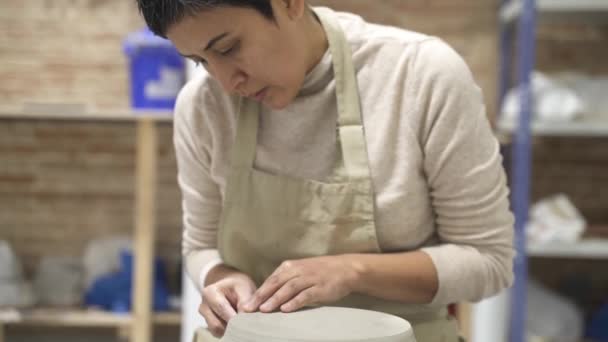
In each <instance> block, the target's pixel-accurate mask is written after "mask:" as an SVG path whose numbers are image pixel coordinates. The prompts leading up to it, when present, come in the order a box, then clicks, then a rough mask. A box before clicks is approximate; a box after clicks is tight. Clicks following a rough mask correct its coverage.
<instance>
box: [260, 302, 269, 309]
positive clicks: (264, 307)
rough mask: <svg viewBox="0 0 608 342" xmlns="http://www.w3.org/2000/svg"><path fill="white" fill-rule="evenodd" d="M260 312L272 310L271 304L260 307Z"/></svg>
mask: <svg viewBox="0 0 608 342" xmlns="http://www.w3.org/2000/svg"><path fill="white" fill-rule="evenodd" d="M260 310H263V311H268V310H270V303H264V304H262V306H260Z"/></svg>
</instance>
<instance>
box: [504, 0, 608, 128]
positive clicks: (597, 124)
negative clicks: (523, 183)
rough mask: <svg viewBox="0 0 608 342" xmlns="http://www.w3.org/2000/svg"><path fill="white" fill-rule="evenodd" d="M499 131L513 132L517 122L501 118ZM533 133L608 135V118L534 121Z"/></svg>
mask: <svg viewBox="0 0 608 342" xmlns="http://www.w3.org/2000/svg"><path fill="white" fill-rule="evenodd" d="M607 1H608V0H607ZM496 128H497V131H498V132H499V133H501V134H513V132H514V131H515V128H516V127H515V122H507V121H506V120H499V121H498V123H497V127H496ZM531 128H532V134H533V135H539V136H579V137H608V120H598V119H596V120H586V121H572V122H560V123H548V122H538V121H537V122H532V127H531Z"/></svg>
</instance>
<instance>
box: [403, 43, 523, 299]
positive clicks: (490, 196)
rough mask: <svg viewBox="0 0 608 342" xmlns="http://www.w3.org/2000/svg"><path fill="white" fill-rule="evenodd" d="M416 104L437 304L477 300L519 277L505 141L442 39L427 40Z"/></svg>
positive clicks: (422, 50) (420, 57) (422, 49)
mask: <svg viewBox="0 0 608 342" xmlns="http://www.w3.org/2000/svg"><path fill="white" fill-rule="evenodd" d="M415 63H419V67H417V70H422V72H421V76H420V78H419V81H418V82H419V83H418V85H417V86H416V87H415V88H414V89H415V91H416V92H417V94H416V95H415V98H416V105H417V106H419V110H418V112H419V113H421V114H420V115H421V117H420V118H417V120H416V121H417V122H418V125H419V127H416V131H417V132H418V140H419V142H420V148H421V150H422V151H423V154H424V162H423V170H424V173H425V175H426V177H427V181H428V185H429V189H430V200H431V204H432V208H433V212H434V214H435V225H436V231H437V237H438V239H439V242H440V244H439V245H437V246H432V247H427V248H424V249H423V251H424V252H426V253H427V254H428V255H430V257H431V259H432V260H433V263H434V265H435V267H436V269H437V272H438V276H439V290H438V292H437V294H436V296H435V298H434V299H433V302H432V304H437V305H443V304H447V303H452V302H455V301H462V300H470V301H478V300H480V299H482V298H484V297H487V296H490V295H493V294H495V293H497V292H499V291H500V290H501V289H503V288H505V287H508V286H510V285H511V283H512V281H513V270H512V267H513V256H514V251H513V246H512V243H513V242H512V239H513V222H514V220H513V215H512V213H511V212H510V210H509V203H508V193H509V191H508V188H507V185H506V177H505V173H504V169H503V167H502V157H501V155H500V152H499V145H498V142H497V140H496V138H495V137H494V135H493V134H492V130H491V127H490V125H489V122H488V119H487V117H486V111H485V107H484V104H483V98H482V94H481V91H480V89H479V88H478V87H477V86H476V84H475V82H474V80H473V77H472V75H471V72H470V71H469V69H468V67H467V66H466V64H465V63H464V61H463V60H462V59H461V57H460V56H458V54H457V53H456V52H454V51H453V50H452V49H451V48H450V47H448V46H447V45H446V44H445V43H443V42H441V41H440V40H430V41H427V42H425V43H423V44H422V45H421V47H420V51H419V52H418V55H417V57H416V61H415Z"/></svg>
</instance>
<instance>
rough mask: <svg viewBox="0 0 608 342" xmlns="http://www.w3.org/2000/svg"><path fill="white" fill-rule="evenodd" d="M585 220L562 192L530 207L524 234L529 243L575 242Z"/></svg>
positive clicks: (581, 232)
mask: <svg viewBox="0 0 608 342" xmlns="http://www.w3.org/2000/svg"><path fill="white" fill-rule="evenodd" d="M586 228H587V222H586V221H585V218H584V217H583V216H582V215H581V214H580V212H579V211H578V210H577V209H576V207H575V206H574V205H573V204H572V202H570V200H569V199H568V197H567V196H566V195H564V194H558V195H555V196H551V197H548V198H545V199H542V200H541V201H539V202H537V203H535V204H534V205H533V206H532V208H530V219H529V221H528V223H527V225H526V235H527V239H528V241H529V242H530V243H539V244H542V243H550V242H576V241H578V240H579V239H580V237H581V236H582V235H583V233H584V232H585V229H586Z"/></svg>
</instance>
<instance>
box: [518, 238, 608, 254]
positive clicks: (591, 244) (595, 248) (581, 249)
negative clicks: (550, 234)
mask: <svg viewBox="0 0 608 342" xmlns="http://www.w3.org/2000/svg"><path fill="white" fill-rule="evenodd" d="M528 255H530V256H532V257H543V258H576V259H608V239H584V240H581V241H578V242H575V243H547V244H532V245H528Z"/></svg>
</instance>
